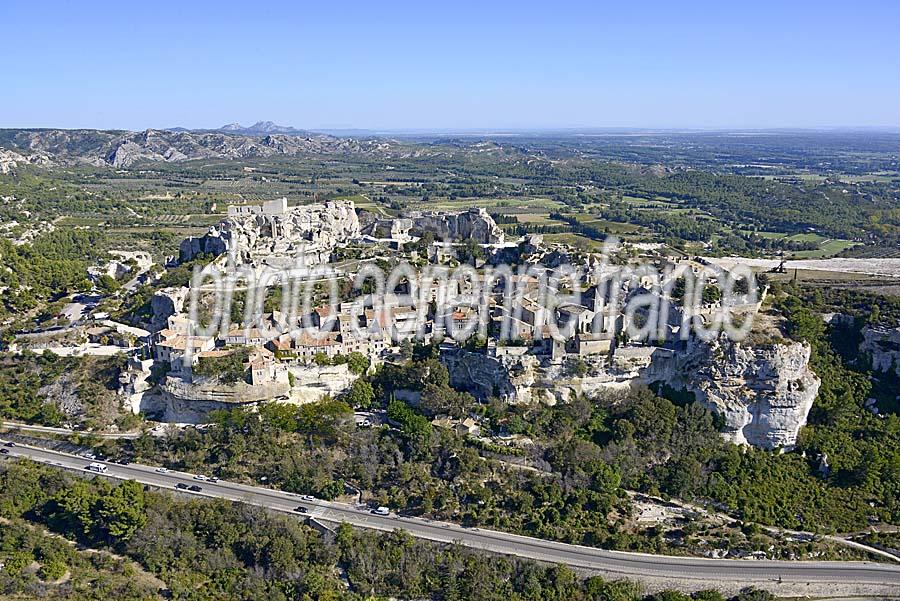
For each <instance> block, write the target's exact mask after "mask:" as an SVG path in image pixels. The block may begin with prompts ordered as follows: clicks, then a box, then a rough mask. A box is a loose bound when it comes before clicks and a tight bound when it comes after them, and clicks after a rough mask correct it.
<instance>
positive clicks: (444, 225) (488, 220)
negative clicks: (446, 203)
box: [409, 209, 503, 244]
mask: <svg viewBox="0 0 900 601" xmlns="http://www.w3.org/2000/svg"><path fill="white" fill-rule="evenodd" d="M409 218H410V219H411V220H412V230H413V232H415V233H419V234H421V233H422V232H431V233H433V234H434V237H435V238H437V239H438V240H447V241H450V240H463V241H464V240H474V241H475V242H477V243H479V244H499V243H502V242H503V230H502V229H500V226H498V225H497V223H496V222H495V221H494V218H493V217H491V216H490V215H489V214H488V212H487V211H486V210H484V209H469V210H468V211H463V212H461V213H452V212H445V211H429V212H426V213H412V214H410V215H409Z"/></svg>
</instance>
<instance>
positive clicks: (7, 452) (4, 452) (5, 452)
mask: <svg viewBox="0 0 900 601" xmlns="http://www.w3.org/2000/svg"><path fill="white" fill-rule="evenodd" d="M0 453H3V454H4V455H9V449H0Z"/></svg>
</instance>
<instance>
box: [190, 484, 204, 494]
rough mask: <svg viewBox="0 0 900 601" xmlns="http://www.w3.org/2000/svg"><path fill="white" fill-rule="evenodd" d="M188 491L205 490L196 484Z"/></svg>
mask: <svg viewBox="0 0 900 601" xmlns="http://www.w3.org/2000/svg"><path fill="white" fill-rule="evenodd" d="M188 490H189V491H191V492H200V491H201V490H203V488H202V487H200V486H197V485H196V484H191V485H190V486H188Z"/></svg>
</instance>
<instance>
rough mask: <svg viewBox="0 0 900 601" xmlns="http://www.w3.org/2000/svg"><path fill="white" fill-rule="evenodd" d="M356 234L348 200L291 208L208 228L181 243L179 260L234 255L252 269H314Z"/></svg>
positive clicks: (227, 220)
mask: <svg viewBox="0 0 900 601" xmlns="http://www.w3.org/2000/svg"><path fill="white" fill-rule="evenodd" d="M359 235H360V231H359V219H358V218H357V216H356V211H355V210H354V206H353V202H352V201H335V202H327V203H324V204H312V205H302V206H297V207H293V208H291V209H289V210H287V211H286V212H284V213H283V214H278V215H265V214H260V215H233V216H230V217H226V218H225V219H223V220H222V221H221V222H220V223H219V225H218V226H214V227H212V228H210V230H209V232H208V233H207V234H206V235H205V236H203V237H202V238H188V239H186V240H184V241H183V242H182V243H181V248H180V249H179V258H180V260H181V261H189V260H191V259H193V258H194V257H196V256H197V255H199V254H201V253H206V254H210V255H216V256H218V255H221V254H224V253H226V252H231V251H234V252H235V253H236V254H237V256H238V258H239V259H241V260H243V261H245V262H248V263H252V264H268V265H274V266H281V265H285V266H286V265H292V264H296V262H297V261H298V260H303V261H306V263H307V264H310V265H316V264H319V263H322V262H323V261H327V260H328V257H329V256H330V253H331V251H332V250H333V249H334V248H335V247H336V246H337V245H338V244H339V243H341V242H345V241H347V240H348V239H350V238H356V237H358V236H359Z"/></svg>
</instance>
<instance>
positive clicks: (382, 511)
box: [372, 505, 391, 515]
mask: <svg viewBox="0 0 900 601" xmlns="http://www.w3.org/2000/svg"><path fill="white" fill-rule="evenodd" d="M372 513H374V514H375V515H391V510H390V509H388V508H387V507H384V506H383V505H382V506H381V507H379V508H377V509H373V510H372Z"/></svg>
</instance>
